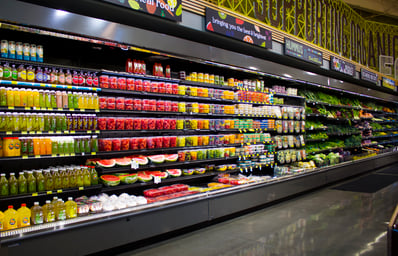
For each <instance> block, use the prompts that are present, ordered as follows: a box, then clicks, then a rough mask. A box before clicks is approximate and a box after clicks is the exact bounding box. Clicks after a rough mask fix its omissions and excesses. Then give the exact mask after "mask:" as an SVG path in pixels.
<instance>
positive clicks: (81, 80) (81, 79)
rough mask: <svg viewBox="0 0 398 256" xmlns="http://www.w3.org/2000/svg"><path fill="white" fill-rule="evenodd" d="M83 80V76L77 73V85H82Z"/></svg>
mask: <svg viewBox="0 0 398 256" xmlns="http://www.w3.org/2000/svg"><path fill="white" fill-rule="evenodd" d="M84 82H85V79H84V77H83V76H82V75H79V78H78V83H79V85H83V84H84Z"/></svg>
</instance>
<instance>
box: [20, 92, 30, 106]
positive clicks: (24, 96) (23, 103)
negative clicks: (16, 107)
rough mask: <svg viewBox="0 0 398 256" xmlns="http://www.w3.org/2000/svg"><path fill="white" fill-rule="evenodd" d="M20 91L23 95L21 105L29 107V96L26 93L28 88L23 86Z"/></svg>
mask: <svg viewBox="0 0 398 256" xmlns="http://www.w3.org/2000/svg"><path fill="white" fill-rule="evenodd" d="M19 93H20V96H21V106H22V107H27V106H28V96H27V94H26V90H25V89H23V88H22V89H20V90H19Z"/></svg>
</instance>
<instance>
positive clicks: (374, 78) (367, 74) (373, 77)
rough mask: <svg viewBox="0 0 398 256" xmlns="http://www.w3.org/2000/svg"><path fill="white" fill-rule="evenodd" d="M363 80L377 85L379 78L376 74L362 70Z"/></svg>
mask: <svg viewBox="0 0 398 256" xmlns="http://www.w3.org/2000/svg"><path fill="white" fill-rule="evenodd" d="M361 79H362V80H365V81H368V82H371V83H374V84H377V82H378V80H379V79H378V76H377V74H376V73H373V72H370V71H369V70H366V69H363V68H361Z"/></svg>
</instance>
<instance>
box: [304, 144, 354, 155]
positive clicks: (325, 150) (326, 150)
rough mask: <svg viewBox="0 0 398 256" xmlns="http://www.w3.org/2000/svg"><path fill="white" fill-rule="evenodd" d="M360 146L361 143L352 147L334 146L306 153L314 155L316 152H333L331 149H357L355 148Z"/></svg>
mask: <svg viewBox="0 0 398 256" xmlns="http://www.w3.org/2000/svg"><path fill="white" fill-rule="evenodd" d="M361 147H362V145H358V146H352V147H335V148H329V149H322V150H318V151H314V152H310V153H308V154H311V155H316V154H321V153H329V152H333V151H335V150H338V149H343V150H351V149H357V148H361Z"/></svg>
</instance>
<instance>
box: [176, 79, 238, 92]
mask: <svg viewBox="0 0 398 256" xmlns="http://www.w3.org/2000/svg"><path fill="white" fill-rule="evenodd" d="M180 84H185V85H192V86H201V87H207V88H214V89H222V90H232V91H238V90H239V88H237V87H235V86H228V85H218V84H210V83H201V82H194V81H189V80H180Z"/></svg>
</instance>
